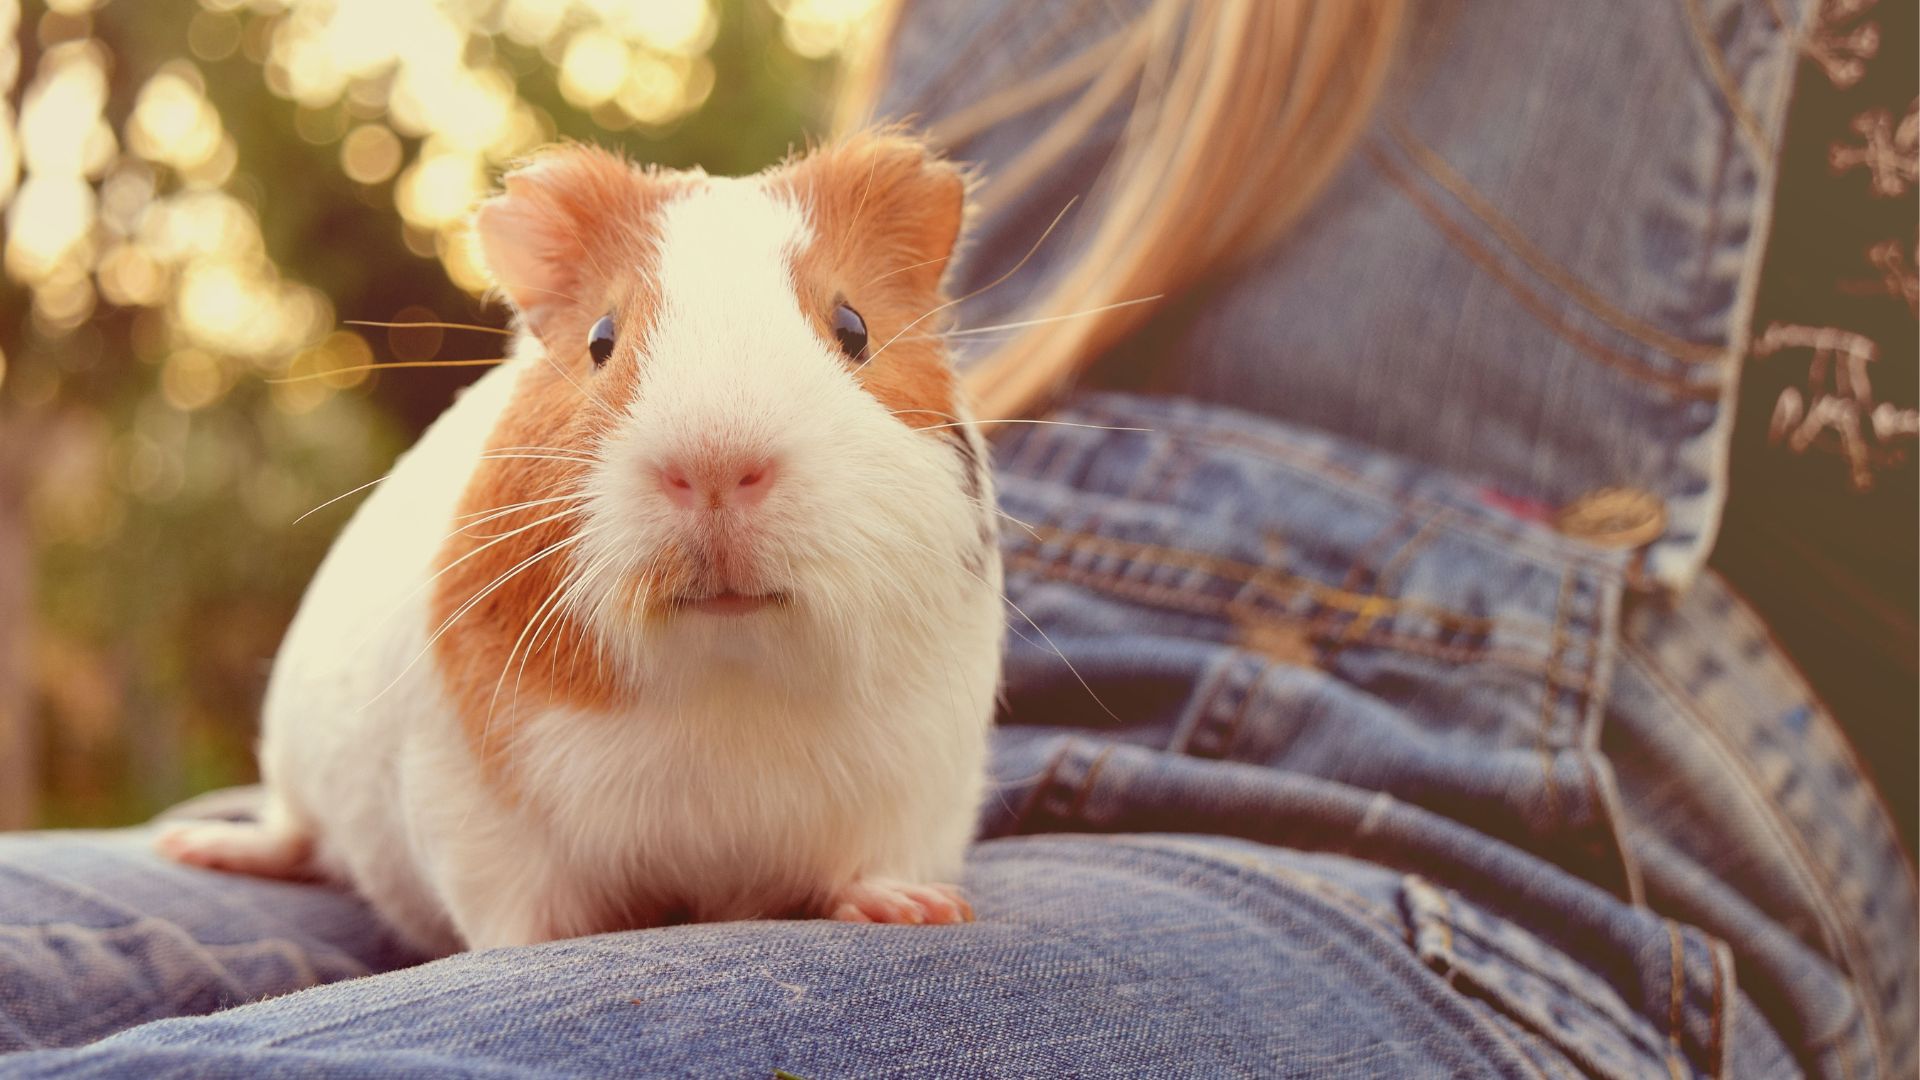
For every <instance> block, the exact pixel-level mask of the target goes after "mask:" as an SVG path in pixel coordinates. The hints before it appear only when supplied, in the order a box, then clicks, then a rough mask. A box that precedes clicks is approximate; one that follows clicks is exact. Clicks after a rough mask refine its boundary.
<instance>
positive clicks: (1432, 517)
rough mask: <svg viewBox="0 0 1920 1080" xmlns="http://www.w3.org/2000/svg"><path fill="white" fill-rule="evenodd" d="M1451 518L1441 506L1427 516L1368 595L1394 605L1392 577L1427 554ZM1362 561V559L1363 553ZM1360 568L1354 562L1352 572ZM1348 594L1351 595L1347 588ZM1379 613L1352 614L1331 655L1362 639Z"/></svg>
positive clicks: (1376, 577)
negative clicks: (1427, 550)
mask: <svg viewBox="0 0 1920 1080" xmlns="http://www.w3.org/2000/svg"><path fill="white" fill-rule="evenodd" d="M1452 518H1453V512H1452V511H1451V510H1448V509H1447V508H1446V507H1444V506H1442V507H1439V508H1437V509H1435V510H1434V511H1433V513H1431V514H1429V515H1427V517H1426V518H1425V519H1424V520H1423V521H1422V522H1421V523H1420V526H1419V527H1418V528H1417V529H1415V530H1414V533H1413V535H1412V536H1411V537H1409V538H1408V539H1407V542H1406V543H1404V544H1402V545H1400V549H1399V550H1398V551H1395V552H1394V553H1393V556H1392V557H1391V558H1389V559H1388V560H1387V564H1386V565H1385V566H1382V567H1381V568H1380V569H1379V571H1378V572H1376V573H1374V575H1373V588H1372V589H1370V590H1368V591H1369V594H1370V595H1372V596H1375V597H1378V598H1380V600H1381V601H1382V602H1397V598H1395V597H1393V596H1392V595H1391V594H1392V593H1393V592H1394V591H1395V575H1397V574H1398V573H1399V572H1400V571H1401V570H1402V569H1403V568H1405V566H1406V564H1407V563H1409V562H1411V561H1412V560H1413V557H1414V556H1416V555H1418V554H1419V553H1420V552H1422V551H1424V550H1426V549H1427V547H1428V546H1430V545H1431V544H1432V543H1433V541H1434V538H1435V537H1437V536H1439V535H1440V526H1441V525H1442V524H1444V523H1446V522H1448V521H1450V520H1451V519H1452ZM1400 520H1401V521H1409V520H1411V517H1410V516H1403V517H1402V518H1401V519H1400ZM1398 524H1399V523H1398V522H1396V523H1395V528H1396V529H1397V528H1398ZM1362 557H1364V553H1363V556H1362ZM1359 565H1360V564H1359V563H1357V562H1356V563H1355V568H1356V569H1358V568H1359ZM1349 591H1351V589H1350V588H1349ZM1380 611H1381V609H1380V608H1377V607H1374V606H1371V605H1369V606H1366V607H1364V608H1363V609H1362V610H1359V611H1356V612H1354V614H1353V617H1352V618H1351V619H1350V620H1348V622H1347V626H1346V629H1345V630H1344V631H1343V632H1342V633H1341V634H1340V639H1339V641H1337V642H1336V643H1335V644H1334V645H1333V646H1331V647H1330V648H1331V651H1338V650H1339V649H1341V648H1344V647H1345V646H1347V645H1350V644H1352V643H1354V642H1356V641H1359V640H1360V638H1361V636H1362V635H1364V634H1365V633H1366V632H1367V631H1368V630H1370V629H1372V628H1373V624H1374V622H1375V620H1377V619H1378V618H1379V616H1380Z"/></svg>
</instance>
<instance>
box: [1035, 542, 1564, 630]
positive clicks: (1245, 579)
mask: <svg viewBox="0 0 1920 1080" xmlns="http://www.w3.org/2000/svg"><path fill="white" fill-rule="evenodd" d="M1034 529H1035V532H1036V534H1038V538H1039V539H1040V540H1041V541H1042V542H1043V543H1054V544H1057V545H1058V546H1060V547H1062V548H1065V549H1069V550H1071V549H1078V550H1081V551H1085V552H1087V553H1088V554H1093V555H1097V554H1100V553H1101V550H1102V549H1105V552H1106V553H1107V554H1110V555H1113V556H1115V557H1117V558H1119V559H1121V560H1123V561H1127V562H1139V563H1146V564H1150V565H1154V566H1158V567H1160V568H1162V569H1167V570H1185V571H1198V572H1200V573H1202V574H1206V575H1208V576H1211V577H1215V578H1218V579H1220V580H1222V581H1227V582H1233V583H1237V584H1240V585H1252V586H1255V587H1257V588H1259V589H1260V590H1261V591H1264V592H1267V593H1268V594H1270V595H1278V594H1282V593H1287V592H1292V593H1296V594H1302V593H1303V594H1305V595H1306V598H1307V600H1308V601H1309V602H1310V603H1313V604H1315V605H1316V606H1324V607H1331V608H1335V609H1340V610H1346V611H1353V612H1361V611H1377V609H1378V608H1380V607H1383V606H1384V607H1386V608H1387V609H1388V611H1387V613H1388V614H1398V613H1399V612H1402V611H1405V612H1407V613H1410V614H1414V615H1424V616H1426V617H1428V618H1431V619H1433V620H1434V621H1436V622H1439V623H1441V624H1443V625H1447V626H1449V628H1458V629H1461V630H1465V631H1468V632H1491V631H1492V630H1493V629H1494V628H1495V627H1496V626H1498V627H1501V628H1503V629H1506V630H1510V631H1512V630H1521V629H1531V628H1530V627H1527V626H1526V624H1525V623H1524V622H1522V621H1520V620H1496V619H1492V618H1488V617H1486V616H1482V615H1470V614H1467V613H1465V612H1461V611H1455V610H1453V609H1452V608H1449V607H1446V606H1445V605H1442V604H1430V603H1426V602H1424V601H1416V600H1402V599H1394V598H1391V597H1382V596H1378V595H1370V594H1365V593H1355V592H1350V591H1348V590H1345V589H1341V588H1339V587H1337V586H1332V585H1326V584H1323V583H1321V582H1318V581H1314V580H1313V579H1311V578H1306V577H1302V576H1299V575H1297V574H1288V573H1285V572H1283V571H1279V570H1276V569H1274V568H1273V567H1270V566H1262V565H1259V564H1256V563H1248V562H1242V561H1241V560H1239V559H1233V558H1229V557H1226V556H1221V555H1214V554H1211V553H1208V552H1199V551H1189V550H1186V549H1184V548H1175V547H1168V546H1166V545H1163V544H1153V543H1147V542H1144V541H1139V540H1121V539H1117V538H1114V537H1109V536H1103V535H1100V534H1098V533H1093V532H1088V531H1085V530H1081V529H1068V528H1065V527H1063V526H1058V525H1048V524H1042V525H1036V526H1034ZM1016 554H1018V553H1016ZM1068 569H1077V568H1072V567H1069V568H1068ZM1082 572H1084V573H1096V574H1097V573H1099V572H1098V571H1082ZM1568 573H1571V571H1570V570H1569V571H1568ZM1116 576H1123V575H1116ZM1269 583H1271V584H1269Z"/></svg>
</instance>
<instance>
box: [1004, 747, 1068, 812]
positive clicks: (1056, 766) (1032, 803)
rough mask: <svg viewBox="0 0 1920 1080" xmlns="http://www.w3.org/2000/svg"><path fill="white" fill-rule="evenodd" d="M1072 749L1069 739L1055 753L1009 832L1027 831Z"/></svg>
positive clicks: (1021, 807) (1022, 805) (1022, 804)
mask: <svg viewBox="0 0 1920 1080" xmlns="http://www.w3.org/2000/svg"><path fill="white" fill-rule="evenodd" d="M1072 749H1073V740H1072V739H1068V740H1067V741H1066V743H1065V744H1064V745H1062V746H1061V747H1060V749H1058V750H1055V751H1054V752H1053V757H1052V758H1051V759H1050V760H1049V761H1048V762H1047V767H1046V769H1045V770H1044V771H1043V772H1041V774H1040V782H1039V783H1037V784H1035V785H1033V790H1032V791H1029V792H1028V793H1027V797H1026V799H1025V801H1023V802H1022V803H1021V804H1020V812H1019V813H1017V814H1015V815H1014V816H1013V824H1012V826H1011V827H1010V828H1009V829H1008V831H1009V832H1013V833H1019V832H1023V831H1025V829H1026V826H1027V821H1028V819H1030V818H1032V817H1033V812H1034V811H1035V810H1037V809H1039V806H1040V800H1041V799H1043V798H1045V797H1046V793H1047V788H1049V787H1051V786H1052V785H1053V782H1054V780H1055V778H1056V777H1057V776H1058V774H1059V772H1060V766H1061V765H1062V764H1063V763H1064V762H1065V761H1066V760H1067V754H1068V752H1070V751H1071V750H1072Z"/></svg>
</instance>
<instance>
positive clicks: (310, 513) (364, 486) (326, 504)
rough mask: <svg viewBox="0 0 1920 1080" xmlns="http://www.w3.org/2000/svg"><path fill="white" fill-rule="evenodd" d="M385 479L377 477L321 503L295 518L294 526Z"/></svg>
mask: <svg viewBox="0 0 1920 1080" xmlns="http://www.w3.org/2000/svg"><path fill="white" fill-rule="evenodd" d="M385 479H386V477H385V476H376V477H374V478H373V479H371V480H369V481H367V482H366V483H364V484H361V485H360V486H359V487H357V488H354V489H353V490H352V491H343V492H341V493H340V494H338V495H335V496H334V497H333V498H331V499H328V500H327V501H326V502H323V503H321V504H320V505H319V506H316V507H314V508H313V509H311V510H309V511H307V512H306V513H304V514H301V515H300V516H299V517H297V518H294V519H293V522H292V523H293V524H294V525H298V524H300V523H301V522H303V521H305V520H307V519H308V518H310V517H312V516H313V515H315V514H317V513H319V512H320V511H322V510H325V509H326V508H327V507H329V506H332V505H333V504H334V503H337V502H339V501H340V500H341V499H348V498H352V497H353V496H355V495H358V494H360V493H361V492H363V491H365V490H367V489H368V488H370V487H372V486H373V485H375V484H378V483H380V482H381V481H382V480H385Z"/></svg>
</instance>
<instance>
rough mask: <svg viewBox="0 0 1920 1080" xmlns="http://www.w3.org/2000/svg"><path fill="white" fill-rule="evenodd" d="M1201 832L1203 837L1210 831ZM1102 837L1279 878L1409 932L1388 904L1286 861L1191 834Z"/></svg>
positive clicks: (1395, 933) (1398, 936) (1401, 937)
mask: <svg viewBox="0 0 1920 1080" xmlns="http://www.w3.org/2000/svg"><path fill="white" fill-rule="evenodd" d="M1200 835H1201V836H1203V837H1204V836H1206V835H1208V834H1200ZM1103 839H1105V840H1106V841H1107V842H1110V843H1113V844H1114V845H1115V846H1119V847H1131V848H1136V849H1142V850H1148V851H1153V852H1155V853H1158V854H1178V855H1179V856H1181V857H1182V858H1184V859H1187V860H1189V861H1193V862H1203V863H1208V864H1212V865H1215V866H1217V865H1218V864H1220V863H1223V862H1226V863H1232V864H1233V865H1234V866H1235V867H1238V868H1239V869H1241V870H1245V871H1251V872H1253V873H1255V874H1258V875H1260V876H1262V877H1268V878H1273V879H1276V880H1278V881H1280V882H1282V883H1284V884H1286V885H1287V886H1289V887H1291V888H1296V889H1299V890H1300V891H1302V892H1310V893H1312V894H1313V895H1314V896H1315V897H1317V898H1319V899H1321V900H1325V901H1327V902H1328V903H1329V904H1332V905H1333V906H1334V907H1338V908H1342V909H1344V910H1346V911H1347V912H1348V913H1349V914H1353V915H1357V916H1360V917H1361V918H1363V919H1365V920H1367V921H1368V922H1371V923H1374V924H1375V925H1376V926H1377V927H1378V928H1379V929H1380V930H1382V931H1385V932H1386V933H1387V934H1388V935H1389V936H1391V937H1392V938H1394V940H1396V941H1402V942H1404V941H1405V940H1406V935H1407V931H1408V926H1407V921H1406V920H1405V919H1403V918H1401V917H1400V915H1399V914H1398V913H1397V912H1396V911H1394V910H1393V909H1391V908H1388V907H1387V906H1385V905H1382V904H1376V903H1374V902H1373V901H1372V900H1369V899H1368V898H1367V897H1365V896H1362V895H1361V894H1359V893H1357V892H1353V891H1351V890H1349V889H1347V888H1346V887H1344V886H1342V885H1341V884H1340V883H1339V882H1337V881H1333V880H1331V879H1328V878H1324V877H1320V876H1319V875H1317V874H1314V873H1312V872H1310V871H1306V870H1301V869H1298V868H1296V867H1291V866H1287V865H1285V864H1284V863H1278V862H1266V861H1262V860H1260V859H1257V858H1255V857H1254V856H1252V855H1251V854H1239V853H1230V852H1227V851H1222V850H1218V849H1217V848H1216V847H1215V846H1213V845H1211V844H1208V843H1205V841H1204V839H1196V838H1195V837H1194V836H1193V835H1191V834H1189V835H1179V834H1173V835H1160V836H1151V837H1148V836H1141V835H1138V834H1132V833H1110V834H1106V835H1105V836H1104V837H1103ZM1257 846H1258V847H1260V848H1266V849H1269V850H1279V849H1274V848H1272V847H1271V845H1267V844H1257Z"/></svg>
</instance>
